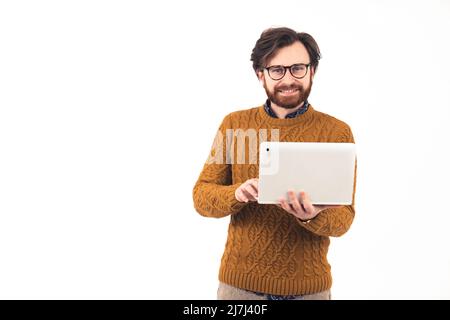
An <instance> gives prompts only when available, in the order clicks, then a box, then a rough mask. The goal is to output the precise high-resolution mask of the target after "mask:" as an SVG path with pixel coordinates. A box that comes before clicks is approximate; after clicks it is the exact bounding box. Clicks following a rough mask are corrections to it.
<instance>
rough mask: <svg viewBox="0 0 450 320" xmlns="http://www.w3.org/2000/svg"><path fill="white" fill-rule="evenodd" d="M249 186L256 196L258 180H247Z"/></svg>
mask: <svg viewBox="0 0 450 320" xmlns="http://www.w3.org/2000/svg"><path fill="white" fill-rule="evenodd" d="M249 186H250V187H251V188H252V189H253V190H254V191H255V194H256V196H258V179H251V180H249Z"/></svg>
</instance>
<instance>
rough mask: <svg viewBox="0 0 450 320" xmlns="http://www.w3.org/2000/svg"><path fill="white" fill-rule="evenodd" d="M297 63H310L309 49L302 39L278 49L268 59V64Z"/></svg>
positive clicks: (288, 64) (286, 64)
mask: <svg viewBox="0 0 450 320" xmlns="http://www.w3.org/2000/svg"><path fill="white" fill-rule="evenodd" d="M296 63H306V64H307V63H309V55H308V51H306V48H305V46H304V45H303V44H302V43H301V42H300V41H296V42H294V43H293V44H291V45H289V46H287V47H284V48H281V49H278V51H276V53H275V55H274V56H273V57H272V58H271V59H269V60H268V61H267V65H268V66H273V65H285V66H290V65H292V64H296Z"/></svg>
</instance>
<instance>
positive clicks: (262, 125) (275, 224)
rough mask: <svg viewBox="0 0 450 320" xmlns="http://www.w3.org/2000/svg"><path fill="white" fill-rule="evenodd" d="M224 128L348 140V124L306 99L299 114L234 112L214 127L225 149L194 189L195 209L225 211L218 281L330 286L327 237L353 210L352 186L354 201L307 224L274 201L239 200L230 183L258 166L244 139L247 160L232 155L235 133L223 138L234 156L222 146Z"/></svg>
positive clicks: (309, 289)
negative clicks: (227, 220) (227, 221)
mask: <svg viewBox="0 0 450 320" xmlns="http://www.w3.org/2000/svg"><path fill="white" fill-rule="evenodd" d="M227 129H233V130H237V129H242V130H247V129H254V130H256V132H259V130H260V129H266V130H267V137H266V140H271V139H272V137H271V130H273V129H278V130H279V140H280V141H290V142H354V140H353V135H352V132H351V129H350V127H349V126H348V125H347V124H346V123H344V122H342V121H340V120H338V119H336V118H334V117H332V116H330V115H327V114H325V113H322V112H318V111H316V110H314V108H313V107H312V106H311V105H310V106H309V108H308V110H307V111H306V112H305V113H304V114H302V115H299V116H297V117H296V118H292V119H278V118H271V117H270V116H268V115H267V113H266V112H265V111H264V108H263V106H260V107H257V108H252V109H248V110H242V111H237V112H233V113H231V114H229V115H227V116H226V117H225V118H224V120H223V122H222V124H221V125H220V128H219V131H220V133H221V134H222V138H223V141H222V142H223V144H222V145H223V148H222V155H220V156H221V158H220V157H218V158H220V159H221V160H223V161H220V162H219V161H215V162H210V161H208V162H207V163H206V164H205V165H204V167H203V170H202V172H201V174H200V177H199V178H198V180H197V182H196V184H195V186H194V189H193V200H194V207H195V209H196V210H197V211H198V212H199V213H200V214H201V215H203V216H205V217H215V218H221V217H225V216H231V219H230V225H229V228H228V239H227V242H226V246H225V251H224V254H223V257H222V261H221V266H220V271H219V280H220V281H222V282H224V283H227V284H229V285H232V286H235V287H238V288H242V289H246V290H251V291H256V292H264V293H268V294H275V295H301V294H312V293H316V292H320V291H324V290H328V289H330V287H331V282H332V279H331V269H330V265H329V263H328V261H327V252H328V247H329V244H330V239H329V237H330V236H334V237H337V236H341V235H342V234H344V233H345V232H346V231H347V230H348V229H349V228H350V225H351V224H352V221H353V218H354V214H355V210H354V203H355V202H354V200H355V189H354V192H353V203H352V205H349V206H344V207H340V208H333V209H326V210H324V211H322V212H321V213H320V214H319V215H318V216H316V218H314V219H313V220H311V221H310V223H308V224H304V223H302V222H300V221H299V220H298V219H297V218H295V217H294V216H292V215H290V214H288V213H287V212H285V211H284V210H283V209H281V208H279V207H277V206H275V205H260V204H258V203H255V202H252V203H240V202H238V201H237V200H236V198H235V196H234V192H235V190H236V188H238V187H239V186H240V185H241V184H242V183H243V182H245V181H246V180H248V179H251V178H257V177H258V172H259V167H258V163H251V162H250V161H249V157H248V151H249V148H250V147H249V145H250V143H249V142H248V141H247V142H246V143H245V149H246V150H245V151H246V152H245V154H246V157H245V163H243V164H239V163H238V161H237V145H238V143H237V141H236V140H237V138H236V136H233V137H232V138H231V137H229V138H228V139H231V140H232V141H228V142H229V143H231V148H230V149H233V148H234V154H230V152H229V150H227V148H226V146H227V141H226V140H227V136H226V130H227ZM219 140H220V139H219ZM216 142H217V141H216ZM261 142H262V141H261V140H258V143H257V149H258V150H257V151H258V152H259V143H261ZM215 151H216V147H215V146H213V148H212V150H211V153H210V155H211V156H214V152H215ZM216 156H217V155H216ZM218 158H217V159H218ZM227 159H228V160H230V159H231V160H232V161H228V162H227ZM230 162H231V163H230ZM324 188H326V186H324ZM355 188H356V167H355ZM306 191H307V190H306Z"/></svg>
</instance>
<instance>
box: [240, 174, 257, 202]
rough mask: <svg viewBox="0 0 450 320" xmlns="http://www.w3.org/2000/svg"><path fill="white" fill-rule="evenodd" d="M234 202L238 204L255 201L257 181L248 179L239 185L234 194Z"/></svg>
mask: <svg viewBox="0 0 450 320" xmlns="http://www.w3.org/2000/svg"><path fill="white" fill-rule="evenodd" d="M234 196H235V197H236V200H237V201H239V202H249V201H256V200H257V198H258V179H257V178H254V179H248V180H247V181H245V182H244V183H243V184H241V185H240V186H239V187H238V188H237V189H236V191H235V192H234Z"/></svg>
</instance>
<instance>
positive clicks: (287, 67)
mask: <svg viewBox="0 0 450 320" xmlns="http://www.w3.org/2000/svg"><path fill="white" fill-rule="evenodd" d="M296 66H305V67H306V72H305V75H304V76H303V77H296V76H294V74H293V73H292V67H296ZM273 68H283V71H284V72H283V75H282V76H281V77H280V78H277V79H274V78H272V76H271V75H270V70H269V69H273ZM310 68H311V63H308V64H306V63H295V64H293V65H290V66H282V65H274V66H270V67H266V68H264V69H265V70H267V74H268V75H269V77H270V79H272V80H274V81H278V80H281V79H283V78H284V76H285V75H286V70H288V69H289V72H290V73H291V75H292V76H293V77H294V78H295V79H303V78H304V77H306V75H307V74H308V70H309V69H310Z"/></svg>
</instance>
